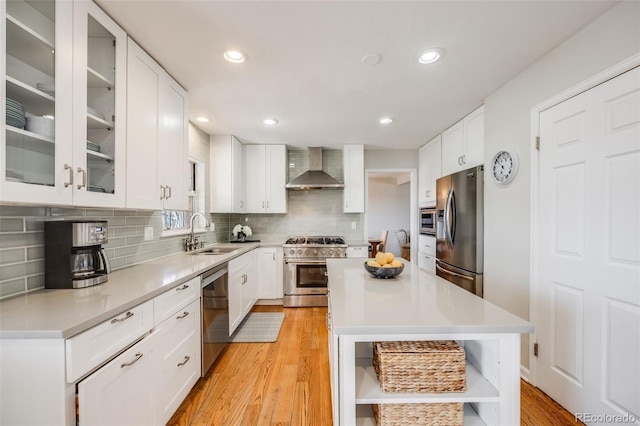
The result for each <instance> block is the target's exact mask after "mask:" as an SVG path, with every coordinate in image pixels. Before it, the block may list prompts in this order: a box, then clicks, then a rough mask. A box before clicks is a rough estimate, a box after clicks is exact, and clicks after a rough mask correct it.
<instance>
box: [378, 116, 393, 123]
mask: <svg viewBox="0 0 640 426" xmlns="http://www.w3.org/2000/svg"><path fill="white" fill-rule="evenodd" d="M391 123H393V118H390V117H382V118H381V119H380V124H391Z"/></svg>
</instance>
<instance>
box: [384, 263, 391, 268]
mask: <svg viewBox="0 0 640 426" xmlns="http://www.w3.org/2000/svg"><path fill="white" fill-rule="evenodd" d="M382 267H383V268H393V265H392V264H390V263H387V264H386V265H382Z"/></svg>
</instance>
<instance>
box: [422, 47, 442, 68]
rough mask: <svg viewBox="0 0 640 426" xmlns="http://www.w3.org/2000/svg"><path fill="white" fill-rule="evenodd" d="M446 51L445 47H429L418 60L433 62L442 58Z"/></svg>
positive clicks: (425, 62)
mask: <svg viewBox="0 0 640 426" xmlns="http://www.w3.org/2000/svg"><path fill="white" fill-rule="evenodd" d="M444 53H445V52H444V49H440V48H439V47H434V48H432V49H427V50H425V51H424V52H422V54H420V56H418V62H420V63H421V64H432V63H434V62H436V61H439V60H440V59H442V57H443V56H444Z"/></svg>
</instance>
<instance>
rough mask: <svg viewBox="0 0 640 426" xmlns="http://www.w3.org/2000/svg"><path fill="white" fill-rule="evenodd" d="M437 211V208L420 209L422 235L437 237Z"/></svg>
mask: <svg viewBox="0 0 640 426" xmlns="http://www.w3.org/2000/svg"><path fill="white" fill-rule="evenodd" d="M436 222H437V210H436V208H435V207H431V208H422V209H420V233H421V234H426V235H436Z"/></svg>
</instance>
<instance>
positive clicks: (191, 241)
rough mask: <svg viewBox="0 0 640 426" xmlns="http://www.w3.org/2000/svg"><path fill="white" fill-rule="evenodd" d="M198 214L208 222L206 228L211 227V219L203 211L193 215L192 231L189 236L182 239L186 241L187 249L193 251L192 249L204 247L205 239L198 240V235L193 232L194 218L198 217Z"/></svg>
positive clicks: (185, 248)
mask: <svg viewBox="0 0 640 426" xmlns="http://www.w3.org/2000/svg"><path fill="white" fill-rule="evenodd" d="M196 216H201V217H202V218H203V219H204V221H205V223H206V225H205V228H208V227H209V221H208V220H207V218H206V217H205V216H204V215H203V214H202V213H194V214H193V215H192V216H191V219H190V220H189V222H190V225H191V232H189V238H183V240H182V241H183V242H184V250H185V251H192V250H196V249H199V248H202V247H204V241H198V237H197V236H196V235H195V234H194V232H193V220H194V219H195V218H196Z"/></svg>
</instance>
